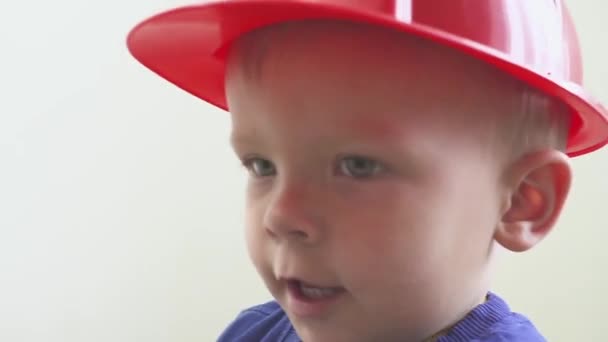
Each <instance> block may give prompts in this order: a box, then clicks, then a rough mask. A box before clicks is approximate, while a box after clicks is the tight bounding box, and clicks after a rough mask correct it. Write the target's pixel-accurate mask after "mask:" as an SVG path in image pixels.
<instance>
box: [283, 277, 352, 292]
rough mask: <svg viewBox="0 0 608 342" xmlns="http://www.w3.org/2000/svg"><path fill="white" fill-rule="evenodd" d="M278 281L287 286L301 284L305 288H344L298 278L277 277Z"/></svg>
mask: <svg viewBox="0 0 608 342" xmlns="http://www.w3.org/2000/svg"><path fill="white" fill-rule="evenodd" d="M279 279H280V280H281V281H283V282H285V283H287V284H294V283H297V284H302V285H304V286H307V287H316V288H320V289H344V287H342V286H340V285H328V283H329V282H323V281H319V282H316V281H309V280H305V279H302V278H298V277H279Z"/></svg>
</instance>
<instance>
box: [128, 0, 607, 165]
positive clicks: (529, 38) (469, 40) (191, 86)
mask: <svg viewBox="0 0 608 342" xmlns="http://www.w3.org/2000/svg"><path fill="white" fill-rule="evenodd" d="M312 18H317V19H319V18H324V19H339V20H351V21H357V22H364V23H369V24H373V25H382V26H385V27H389V28H392V29H395V30H399V31H402V32H406V33H410V34H416V35H419V36H423V37H426V38H428V39H431V40H433V41H435V42H438V43H441V44H445V45H448V46H451V47H453V48H456V49H458V50H460V51H463V52H465V53H469V54H471V55H473V56H475V57H477V58H479V59H481V60H484V61H486V62H488V63H491V64H493V65H495V66H496V67H498V68H500V69H502V70H504V71H506V72H508V73H509V74H511V75H512V76H514V77H517V78H519V79H521V80H524V81H526V82H527V83H528V84H530V85H532V86H534V87H536V88H538V89H540V90H542V91H544V92H545V93H547V94H549V95H551V96H554V97H556V98H558V99H561V100H562V101H563V102H565V103H566V104H567V105H569V106H570V107H571V108H572V110H573V113H574V115H575V120H574V121H575V122H576V125H575V127H574V128H573V129H572V131H571V135H570V140H569V144H568V151H567V152H568V154H569V155H570V156H577V155H581V154H585V153H588V152H591V151H594V150H596V149H598V148H600V147H602V146H604V145H606V144H607V143H608V110H607V109H606V108H605V107H603V106H602V105H601V104H600V103H599V102H598V101H596V100H595V99H594V98H593V97H592V96H590V94H588V93H587V92H586V91H585V90H584V89H583V87H582V62H581V54H580V47H579V42H578V39H577V34H576V32H575V29H574V25H573V23H572V19H571V17H570V14H569V12H568V10H567V8H566V7H565V5H564V3H563V1H561V0H533V1H531V0H390V1H389V0H266V1H262V0H225V1H215V2H207V3H204V4H200V5H192V6H186V7H180V8H176V9H173V10H170V11H167V12H163V13H161V14H158V15H156V16H153V17H151V18H149V19H147V20H145V21H143V22H142V23H140V24H139V25H137V26H136V27H135V28H134V29H133V30H132V31H131V32H130V34H129V36H128V40H127V44H128V48H129V50H130V51H131V53H132V54H133V56H134V57H135V58H136V59H137V60H138V61H140V62H141V63H142V64H143V65H145V66H146V67H148V68H149V69H151V70H152V71H154V72H156V73H157V74H159V75H160V76H161V77H163V78H165V79H167V80H168V81H170V82H172V83H174V84H175V85H176V86H178V87H180V88H182V89H184V90H185V91H187V92H189V93H191V94H193V95H194V96H197V97H199V98H201V99H203V100H204V101H207V102H209V103H211V104H213V105H215V106H217V107H219V108H222V109H224V110H227V108H226V99H225V94H224V70H225V58H224V57H225V56H224V54H222V51H225V48H226V47H228V46H229V45H230V43H231V42H232V41H233V40H234V39H236V38H238V37H239V36H240V35H242V34H244V33H247V32H249V31H251V30H254V29H256V28H260V27H262V26H266V25H271V24H273V23H278V22H284V21H289V20H299V19H312Z"/></svg>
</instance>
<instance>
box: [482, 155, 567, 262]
mask: <svg viewBox="0 0 608 342" xmlns="http://www.w3.org/2000/svg"><path fill="white" fill-rule="evenodd" d="M571 179H572V171H571V168H570V163H569V161H568V157H567V156H566V155H564V154H563V153H561V152H559V151H555V150H549V151H541V152H536V153H534V154H531V155H527V156H524V157H522V158H521V159H520V160H518V161H516V162H515V163H513V164H512V165H511V167H510V168H509V170H508V171H507V173H506V181H507V183H506V184H507V188H506V190H507V191H506V193H505V194H506V195H505V200H504V206H503V212H502V213H503V216H502V220H501V222H499V225H498V227H497V229H496V232H495V236H494V238H495V240H496V241H497V242H498V243H499V244H501V245H502V246H503V247H505V248H507V249H509V250H511V251H513V252H523V251H527V250H529V249H530V248H532V247H534V246H535V245H536V244H537V243H538V242H540V241H541V240H542V239H543V238H545V236H547V234H548V233H549V232H550V231H551V229H552V228H553V226H554V225H555V222H556V221H557V219H558V217H559V216H560V213H561V211H562V208H563V206H564V203H565V201H566V198H567V196H568V192H569V190H570V184H571Z"/></svg>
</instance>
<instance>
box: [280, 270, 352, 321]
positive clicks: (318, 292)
mask: <svg viewBox="0 0 608 342" xmlns="http://www.w3.org/2000/svg"><path fill="white" fill-rule="evenodd" d="M287 291H288V302H289V304H288V305H289V306H290V308H291V309H292V311H293V312H294V313H295V314H296V315H299V316H315V315H319V314H322V313H323V312H324V311H325V310H327V309H328V308H329V307H330V306H331V304H333V303H334V302H335V301H336V300H337V299H339V298H340V297H341V296H342V295H343V294H344V293H345V292H346V290H345V289H344V288H343V287H321V286H316V285H313V284H308V283H305V282H303V281H300V280H297V279H290V280H288V281H287Z"/></svg>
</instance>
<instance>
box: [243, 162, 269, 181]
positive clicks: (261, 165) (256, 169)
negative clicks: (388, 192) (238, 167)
mask: <svg viewBox="0 0 608 342" xmlns="http://www.w3.org/2000/svg"><path fill="white" fill-rule="evenodd" d="M243 165H245V167H246V168H247V169H248V170H249V172H250V173H251V174H252V175H253V176H255V177H268V176H272V175H274V174H275V173H276V170H275V167H274V164H272V162H271V161H269V160H267V159H263V158H249V159H247V160H245V161H244V162H243Z"/></svg>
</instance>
